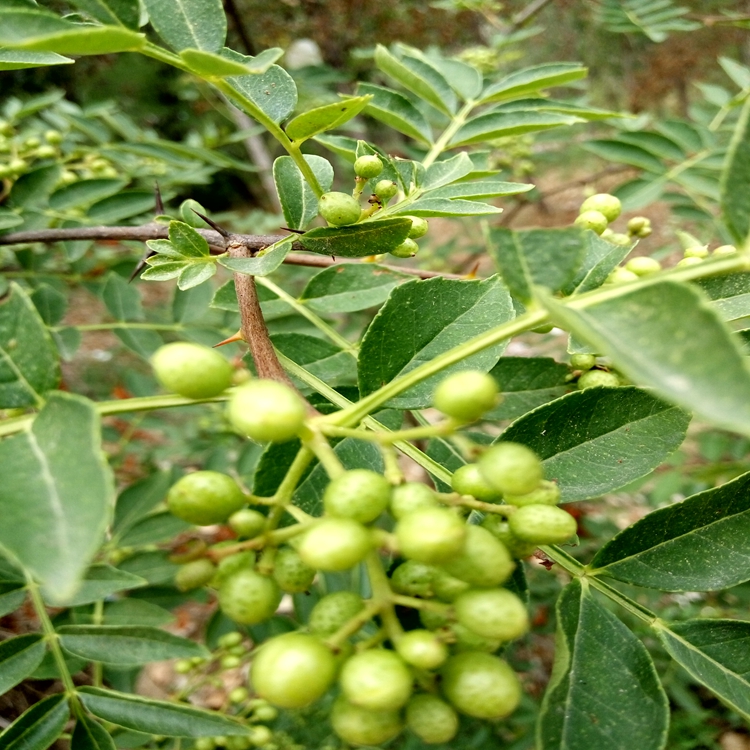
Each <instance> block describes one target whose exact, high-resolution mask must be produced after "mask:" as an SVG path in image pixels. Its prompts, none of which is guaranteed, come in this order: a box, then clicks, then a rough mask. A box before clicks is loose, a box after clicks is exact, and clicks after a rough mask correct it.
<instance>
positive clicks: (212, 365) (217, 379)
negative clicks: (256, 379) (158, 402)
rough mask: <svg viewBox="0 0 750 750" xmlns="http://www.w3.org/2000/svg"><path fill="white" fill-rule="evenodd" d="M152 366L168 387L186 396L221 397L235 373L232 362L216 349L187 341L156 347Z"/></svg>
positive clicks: (159, 378)
mask: <svg viewBox="0 0 750 750" xmlns="http://www.w3.org/2000/svg"><path fill="white" fill-rule="evenodd" d="M151 366H152V367H153V368H154V375H156V379H157V380H158V381H159V382H160V383H161V384H162V385H163V386H164V387H165V388H167V389H168V390H170V391H174V392H175V393H178V394H179V395H180V396H185V397H186V398H211V397H213V396H218V395H219V394H220V393H222V392H223V391H225V390H226V389H227V388H229V386H230V385H231V384H232V375H233V374H234V370H233V368H232V365H230V364H229V362H227V360H226V359H224V357H223V356H222V355H221V354H219V353H218V352H217V351H214V350H213V349H209V348H208V347H207V346H200V345H199V344H191V343H189V342H187V341H176V342H175V343H173V344H167V345H166V346H162V347H160V348H159V349H157V350H156V352H155V353H154V355H153V356H152V357H151Z"/></svg>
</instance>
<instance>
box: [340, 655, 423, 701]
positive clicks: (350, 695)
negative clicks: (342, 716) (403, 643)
mask: <svg viewBox="0 0 750 750" xmlns="http://www.w3.org/2000/svg"><path fill="white" fill-rule="evenodd" d="M339 682H340V684H341V692H342V693H343V694H344V696H345V697H346V699H347V700H348V701H349V702H350V703H353V704H354V705H355V706H361V707H362V708H367V709H369V710H371V711H393V710H396V709H398V708H401V706H403V705H404V704H405V703H406V701H408V700H409V697H410V696H411V692H412V676H411V672H410V671H409V668H408V667H407V666H406V664H405V663H404V661H403V659H401V657H400V656H398V655H397V654H395V653H394V652H393V651H387V650H386V649H383V648H376V649H369V650H367V651H361V652H360V653H358V654H355V655H354V656H352V657H351V658H349V659H347V661H346V662H345V663H344V666H343V667H342V669H341V675H340V677H339Z"/></svg>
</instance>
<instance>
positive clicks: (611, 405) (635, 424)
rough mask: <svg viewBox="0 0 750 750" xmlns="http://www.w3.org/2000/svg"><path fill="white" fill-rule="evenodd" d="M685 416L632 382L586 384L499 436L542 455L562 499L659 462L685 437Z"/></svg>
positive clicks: (625, 479)
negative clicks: (615, 385) (601, 385)
mask: <svg viewBox="0 0 750 750" xmlns="http://www.w3.org/2000/svg"><path fill="white" fill-rule="evenodd" d="M689 421H690V417H689V415H687V414H686V413H685V412H683V411H682V410H681V409H678V408H676V407H674V406H671V405H670V404H667V403H665V402H663V401H660V400H658V399H656V398H654V397H653V396H652V395H650V394H649V393H647V392H646V391H643V390H641V389H639V388H635V387H633V386H626V387H623V388H587V389H586V390H584V391H576V392H574V393H569V394H567V395H566V396H563V397H562V398H558V399H557V400H556V401H553V402H552V403H549V404H545V405H544V406H540V407H539V408H538V409H535V410H534V411H532V412H529V413H528V414H526V415H525V416H523V417H521V418H520V419H519V420H518V421H516V422H514V423H513V424H512V425H511V426H510V427H509V428H508V429H507V430H506V431H505V432H504V433H503V434H502V436H501V439H502V440H508V441H514V442H518V443H523V444H525V445H528V446H529V447H530V448H531V449H532V450H534V451H535V452H536V454H537V455H538V456H539V457H540V458H541V459H542V463H543V465H544V474H545V477H546V478H547V479H550V480H552V481H554V482H557V484H559V486H560V492H561V499H562V501H563V502H571V501H573V500H586V499H588V498H592V497H598V496H599V495H603V494H604V493H605V492H612V491H613V490H616V489H619V488H620V487H624V486H625V485H626V484H629V483H630V482H632V481H634V480H635V479H638V478H639V477H642V476H645V475H646V474H648V473H649V472H651V471H653V469H655V468H656V467H657V466H658V465H659V464H661V463H662V462H663V461H664V460H665V459H666V458H667V457H668V456H669V455H670V454H671V453H672V452H673V451H675V450H676V449H677V448H678V447H679V446H680V444H681V443H682V441H683V440H684V439H685V432H686V430H687V426H688V423H689Z"/></svg>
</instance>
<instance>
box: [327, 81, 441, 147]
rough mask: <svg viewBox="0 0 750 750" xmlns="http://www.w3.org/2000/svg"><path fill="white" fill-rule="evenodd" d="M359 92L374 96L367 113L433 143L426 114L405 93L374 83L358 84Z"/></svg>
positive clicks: (414, 136)
mask: <svg viewBox="0 0 750 750" xmlns="http://www.w3.org/2000/svg"><path fill="white" fill-rule="evenodd" d="M357 93H358V94H360V95H368V96H371V97H372V99H371V100H370V101H369V102H368V104H367V106H366V107H365V114H368V115H370V116H371V117H374V118H375V119H376V120H380V122H384V123H385V124H386V125H388V126H389V127H391V128H393V129H394V130H398V132H399V133H403V134H404V135H408V136H410V137H411V138H416V140H418V141H422V142H423V143H427V144H430V143H432V129H431V128H430V125H429V123H428V122H427V120H426V119H425V116H424V115H423V114H422V113H421V112H420V111H419V110H418V109H417V108H416V107H415V106H414V105H413V104H412V103H411V102H410V101H409V100H408V99H407V98H406V97H405V96H404V95H403V94H399V93H398V92H397V91H392V90H391V89H387V88H385V87H383V86H376V85H375V84H372V83H359V84H357ZM324 143H326V144H327V142H324Z"/></svg>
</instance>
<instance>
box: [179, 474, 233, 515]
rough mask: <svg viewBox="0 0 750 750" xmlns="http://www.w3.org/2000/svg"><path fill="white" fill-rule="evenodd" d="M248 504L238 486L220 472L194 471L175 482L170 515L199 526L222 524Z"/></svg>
mask: <svg viewBox="0 0 750 750" xmlns="http://www.w3.org/2000/svg"><path fill="white" fill-rule="evenodd" d="M244 504H245V496H244V494H243V493H242V490H241V489H240V487H239V485H238V484H237V482H235V481H234V479H232V477H230V476H227V475H226V474H221V473H219V472H218V471H194V472H193V473H192V474H187V475H185V476H184V477H182V479H179V480H178V481H177V482H175V483H174V484H173V485H172V487H171V488H170V490H169V492H168V493H167V507H168V508H169V511H170V513H172V514H173V515H175V516H177V518H181V519H182V520H183V521H187V522H188V523H194V524H195V525H196V526H211V525H212V524H215V523H223V522H224V521H226V519H227V518H228V517H229V516H230V515H231V514H232V513H234V512H235V511H237V510H239V509H240V508H241V507H242V506H243V505H244Z"/></svg>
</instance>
